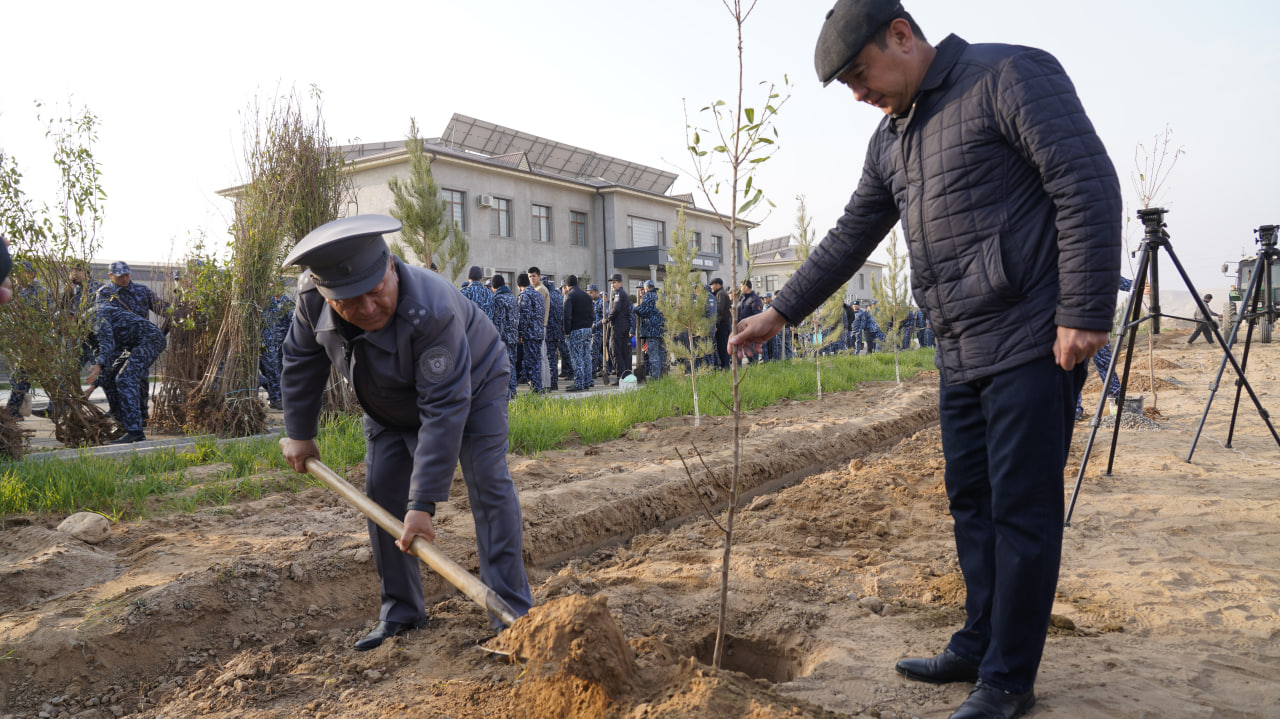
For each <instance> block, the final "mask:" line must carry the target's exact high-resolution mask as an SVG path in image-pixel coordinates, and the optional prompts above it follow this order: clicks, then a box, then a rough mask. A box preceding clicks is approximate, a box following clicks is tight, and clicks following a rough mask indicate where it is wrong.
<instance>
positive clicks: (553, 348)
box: [529, 277, 569, 391]
mask: <svg viewBox="0 0 1280 719" xmlns="http://www.w3.org/2000/svg"><path fill="white" fill-rule="evenodd" d="M529 280H530V281H532V280H533V278H532V277H530V278H529ZM542 286H543V287H544V288H545V289H546V290H547V294H546V295H544V296H543V298H544V299H545V300H546V301H547V306H548V307H550V308H551V309H550V311H549V312H547V331H546V334H545V335H544V336H543V345H544V346H545V347H546V348H547V381H548V382H549V383H550V384H549V385H548V389H551V390H553V391H555V390H559V389H560V375H561V371H560V369H561V368H560V363H561V361H563V362H564V364H566V365H567V364H569V358H568V357H565V356H564V355H563V354H561V353H560V344H561V343H562V342H563V341H564V295H562V294H560V290H558V289H556V288H555V287H549V286H547V284H546V283H545V282H543V283H542ZM539 294H541V293H539Z"/></svg>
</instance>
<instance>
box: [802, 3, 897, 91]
mask: <svg viewBox="0 0 1280 719" xmlns="http://www.w3.org/2000/svg"><path fill="white" fill-rule="evenodd" d="M902 11H903V10H902V3H901V2H898V0H839V1H838V2H837V3H836V6H835V7H833V8H831V11H830V12H828V13H827V19H826V22H824V23H822V31H821V32H819V33H818V46H817V47H816V48H815V49H814V51H813V66H814V68H815V69H816V70H817V71H818V80H820V81H821V82H822V85H823V87H826V86H827V85H830V84H831V81H832V80H835V79H836V76H837V75H839V74H840V73H842V72H844V70H845V69H846V68H848V67H849V66H850V65H852V64H853V61H854V59H856V58H857V57H858V53H860V52H862V48H863V47H864V46H866V44H867V41H868V40H870V39H871V36H872V35H874V34H875V33H876V30H879V29H880V27H881V26H882V25H884V24H885V23H887V22H889V21H890V20H892V19H893V18H894V16H895V15H897V14H898V13H901V12H902Z"/></svg>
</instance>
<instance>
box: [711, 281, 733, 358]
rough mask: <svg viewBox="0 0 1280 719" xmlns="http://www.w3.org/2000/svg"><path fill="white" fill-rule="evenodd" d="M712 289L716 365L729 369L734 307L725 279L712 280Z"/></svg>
mask: <svg viewBox="0 0 1280 719" xmlns="http://www.w3.org/2000/svg"><path fill="white" fill-rule="evenodd" d="M711 291H712V292H714V293H715V297H716V366H717V367H719V368H720V369H729V334H730V332H731V331H732V330H733V307H732V306H731V304H730V303H731V300H730V299H729V293H728V292H727V291H726V290H725V288H724V280H722V279H720V278H719V277H715V278H713V279H712V280H711Z"/></svg>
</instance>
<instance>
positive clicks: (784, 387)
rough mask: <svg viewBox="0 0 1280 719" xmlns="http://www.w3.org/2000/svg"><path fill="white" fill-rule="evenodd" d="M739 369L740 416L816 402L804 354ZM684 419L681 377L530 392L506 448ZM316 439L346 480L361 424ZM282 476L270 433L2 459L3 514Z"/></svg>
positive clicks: (923, 364)
mask: <svg viewBox="0 0 1280 719" xmlns="http://www.w3.org/2000/svg"><path fill="white" fill-rule="evenodd" d="M898 357H899V361H900V364H901V370H902V376H903V377H904V378H906V377H911V376H914V375H916V374H918V373H919V372H921V371H922V370H929V369H933V351H932V350H912V351H908V352H902V353H900V354H899V355H898ZM742 374H743V375H744V379H743V382H742V406H743V409H744V410H753V409H759V408H761V407H767V406H769V405H772V404H774V403H776V402H777V401H778V400H780V399H784V398H786V399H795V400H802V399H811V398H813V397H815V396H816V395H817V381H816V378H815V373H814V366H813V361H812V360H811V359H810V360H793V361H791V362H770V363H766V364H763V365H752V366H750V367H747V368H744V369H743V372H742ZM893 379H894V368H893V355H892V354H889V353H880V354H874V355H869V356H856V357H855V356H848V355H841V356H829V357H824V358H823V360H822V388H823V392H840V391H844V390H849V389H853V388H854V387H856V386H857V385H858V383H860V382H874V381H886V380H893ZM729 383H730V375H729V373H728V372H715V371H712V372H706V373H704V374H699V376H698V393H699V397H700V400H701V401H700V403H699V406H700V408H701V410H702V413H703V414H704V415H708V416H722V415H728V414H730V407H729V402H730V398H731V397H732V392H731V391H730V387H729ZM689 414H693V394H692V392H691V388H690V384H689V378H688V377H687V376H669V377H664V378H663V379H661V380H655V381H652V382H649V383H647V384H645V385H644V386H642V387H639V388H637V389H636V390H633V391H630V392H621V393H608V394H600V395H595V396H591V397H585V398H583V399H575V400H569V399H565V398H563V397H548V396H541V395H529V394H525V395H521V396H520V397H519V398H517V399H516V401H515V402H512V403H511V409H510V424H511V426H510V436H511V451H513V452H517V453H520V454H528V455H536V454H538V453H541V452H546V451H549V450H553V449H556V448H558V447H563V446H566V445H569V444H576V443H581V444H586V445H591V444H598V443H600V442H607V441H609V440H613V439H617V438H619V437H621V436H623V435H624V434H626V432H627V430H628V429H630V428H631V427H632V426H634V425H636V424H639V423H642V422H652V421H654V420H656V419H661V418H663V417H673V416H680V415H689ZM316 441H317V443H318V444H319V445H320V456H321V458H323V460H324V462H325V464H327V465H329V467H331V468H332V469H333V470H334V471H336V472H339V473H344V472H345V471H346V469H347V468H348V467H350V466H352V465H355V464H357V463H359V462H361V461H362V460H363V459H364V447H365V445H364V433H363V431H362V424H361V419H360V418H359V417H338V418H334V419H330V420H328V421H326V422H324V423H323V424H322V425H321V429H320V435H319V436H318V437H317V438H316ZM218 462H227V463H229V464H231V469H230V470H229V471H228V472H226V473H225V474H224V475H222V476H221V477H220V478H219V479H218V481H214V482H206V483H205V484H204V485H202V486H201V487H200V489H198V490H197V491H195V492H193V493H185V494H183V495H181V496H182V498H181V499H178V498H174V497H176V496H177V493H179V492H181V491H182V490H184V489H186V488H187V487H189V486H191V484H192V483H191V482H188V481H187V480H186V478H185V476H184V474H183V472H182V470H184V469H186V468H188V467H195V466H201V465H209V464H214V463H218ZM283 469H287V467H286V465H285V463H284V459H283V457H281V456H280V449H279V447H278V446H277V439H276V438H274V437H261V438H253V439H246V440H240V441H233V442H224V443H222V444H219V443H217V442H215V441H214V440H212V439H207V440H202V441H200V442H197V443H196V444H195V445H193V446H189V447H184V448H178V449H158V450H155V451H152V452H147V453H143V454H131V455H128V456H124V457H95V456H93V455H92V454H91V453H89V452H84V453H82V454H81V455H80V456H79V457H77V458H76V459H71V460H55V459H45V460H39V461H26V462H3V463H0V519H2V518H3V517H7V516H11V515H18V514H44V513H54V514H68V513H72V512H79V511H92V512H98V513H100V514H103V515H105V516H107V517H108V518H110V519H112V520H119V519H130V518H134V517H139V516H147V515H149V514H150V513H152V512H153V511H174V510H176V511H183V512H191V511H195V510H197V509H200V508H203V507H217V506H221V505H226V504H229V503H231V502H234V501H238V500H243V499H255V498H258V497H260V496H262V495H264V494H267V493H270V492H275V491H286V490H287V491H297V490H300V489H303V488H305V487H308V486H312V485H314V484H316V483H315V481H314V480H311V479H310V478H309V477H307V476H305V475H288V474H286V475H283V478H282V476H279V475H274V476H272V477H267V478H264V477H262V476H260V475H263V473H266V472H269V471H270V470H283ZM157 497H161V498H165V497H169V498H170V499H157Z"/></svg>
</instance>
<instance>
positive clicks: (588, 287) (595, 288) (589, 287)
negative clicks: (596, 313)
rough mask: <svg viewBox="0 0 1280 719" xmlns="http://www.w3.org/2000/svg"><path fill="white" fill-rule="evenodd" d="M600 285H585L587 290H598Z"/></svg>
mask: <svg viewBox="0 0 1280 719" xmlns="http://www.w3.org/2000/svg"><path fill="white" fill-rule="evenodd" d="M599 291H600V285H587V292H599Z"/></svg>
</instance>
